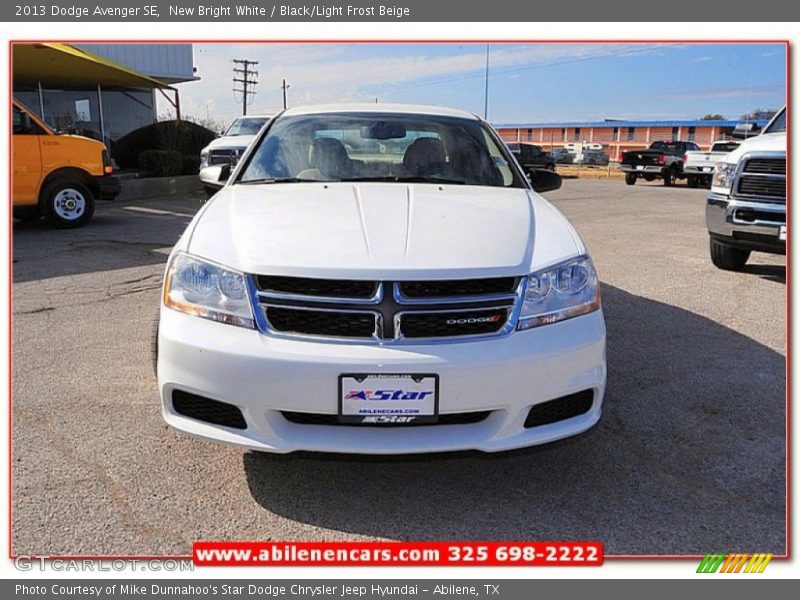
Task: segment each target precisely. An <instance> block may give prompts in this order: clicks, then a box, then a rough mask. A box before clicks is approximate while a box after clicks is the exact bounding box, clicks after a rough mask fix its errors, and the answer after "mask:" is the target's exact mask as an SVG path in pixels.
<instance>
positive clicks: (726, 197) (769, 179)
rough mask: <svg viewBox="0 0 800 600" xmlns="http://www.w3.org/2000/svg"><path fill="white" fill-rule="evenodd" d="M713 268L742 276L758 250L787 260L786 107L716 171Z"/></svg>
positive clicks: (710, 208) (710, 214) (711, 204)
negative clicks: (735, 272)
mask: <svg viewBox="0 0 800 600" xmlns="http://www.w3.org/2000/svg"><path fill="white" fill-rule="evenodd" d="M706 226H707V227H708V234H709V238H710V240H709V246H710V252H711V262H713V263H714V266H716V267H717V268H720V269H724V270H726V271H741V270H742V269H743V268H744V266H745V264H746V263H747V259H748V258H750V253H751V252H752V251H753V250H756V251H760V252H768V253H771V254H786V107H785V106H784V107H783V108H782V109H781V110H780V111H778V113H777V114H776V115H775V116H774V117H773V118H772V120H771V121H770V122H769V123H767V126H766V127H765V128H764V129H763V131H762V133H761V134H760V135H757V136H756V137H752V138H749V139H746V140H744V141H743V142H742V143H741V144H740V145H739V147H738V148H737V149H736V150H734V151H733V152H731V153H730V154H728V155H726V156H725V157H724V158H723V159H722V160H720V161H718V162H717V164H716V165H714V177H713V179H712V181H711V194H710V195H709V196H708V202H707V204H706Z"/></svg>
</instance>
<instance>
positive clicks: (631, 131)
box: [628, 127, 636, 142]
mask: <svg viewBox="0 0 800 600" xmlns="http://www.w3.org/2000/svg"><path fill="white" fill-rule="evenodd" d="M635 136H636V127H628V141H629V142H632V141H633V138H634V137H635Z"/></svg>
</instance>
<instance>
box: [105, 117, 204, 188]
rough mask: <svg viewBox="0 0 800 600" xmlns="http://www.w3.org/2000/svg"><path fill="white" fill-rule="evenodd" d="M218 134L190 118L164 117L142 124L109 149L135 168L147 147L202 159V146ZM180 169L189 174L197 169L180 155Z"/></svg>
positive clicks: (125, 165)
mask: <svg viewBox="0 0 800 600" xmlns="http://www.w3.org/2000/svg"><path fill="white" fill-rule="evenodd" d="M215 137H216V134H215V133H214V132H213V131H211V130H210V129H206V128H205V127H203V126H201V125H197V124H196V123H191V122H189V121H161V122H158V123H153V124H152V125H147V126H145V127H140V128H139V129H136V130H134V131H131V132H130V133H129V134H128V135H126V136H124V137H121V138H120V139H118V140H116V141H114V142H112V143H111V145H110V148H109V152H110V153H111V156H112V158H113V159H114V160H115V161H116V162H117V164H118V165H119V166H120V167H121V168H123V169H131V168H136V167H137V166H141V165H140V164H139V156H140V154H141V153H142V152H144V151H146V150H169V151H172V152H177V153H178V154H179V155H183V156H187V157H188V156H193V157H196V158H197V165H199V161H200V150H202V149H203V148H205V147H206V146H207V145H208V143H209V142H210V141H211V140H213V139H214V138H215ZM181 163H182V167H181V172H182V173H184V174H186V175H190V174H194V173H197V168H196V167H197V165H194V166H193V168H192V170H191V171H187V169H188V159H187V160H186V161H185V162H184V159H183V158H181Z"/></svg>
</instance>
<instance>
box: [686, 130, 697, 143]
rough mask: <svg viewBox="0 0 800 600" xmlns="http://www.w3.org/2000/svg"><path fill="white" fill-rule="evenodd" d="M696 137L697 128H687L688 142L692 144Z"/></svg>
mask: <svg viewBox="0 0 800 600" xmlns="http://www.w3.org/2000/svg"><path fill="white" fill-rule="evenodd" d="M696 137H697V127H689V137H688V140H689V141H690V142H693V141H694V140H695V138H696Z"/></svg>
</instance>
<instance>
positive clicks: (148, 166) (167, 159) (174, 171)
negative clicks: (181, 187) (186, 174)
mask: <svg viewBox="0 0 800 600" xmlns="http://www.w3.org/2000/svg"><path fill="white" fill-rule="evenodd" d="M137 163H138V165H139V167H140V168H142V169H144V170H145V171H147V172H148V173H150V174H151V175H153V176H154V177H175V176H176V175H180V174H181V172H182V171H183V157H182V156H181V154H180V153H179V152H175V151H174V150H143V151H142V152H140V153H139V157H138V161H137Z"/></svg>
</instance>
